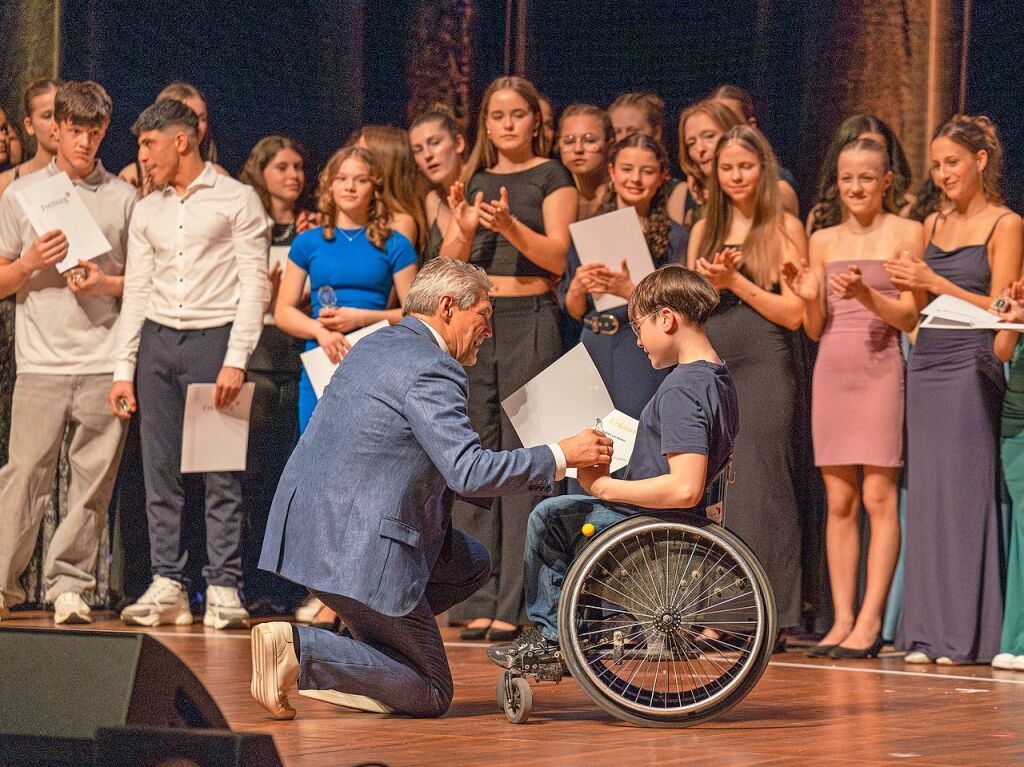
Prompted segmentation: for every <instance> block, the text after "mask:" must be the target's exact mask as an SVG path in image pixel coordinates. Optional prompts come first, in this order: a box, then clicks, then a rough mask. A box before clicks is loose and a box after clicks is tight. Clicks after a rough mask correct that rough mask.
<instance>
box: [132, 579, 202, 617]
mask: <svg viewBox="0 0 1024 767" xmlns="http://www.w3.org/2000/svg"><path fill="white" fill-rule="evenodd" d="M121 620H123V621H124V622H125V623H127V624H128V625H130V626H165V625H168V624H173V625H175V626H191V625H192V611H191V610H190V609H189V606H188V594H187V593H186V592H185V587H184V586H182V585H181V584H180V583H178V582H177V581H176V580H172V579H171V578H165V577H164V576H162V575H157V576H156V577H154V578H153V582H152V583H150V584H149V588H148V589H146V593H145V594H143V595H142V596H141V597H139V600H138V601H137V602H135V604H131V605H128V606H127V607H126V608H124V609H123V610H122V611H121Z"/></svg>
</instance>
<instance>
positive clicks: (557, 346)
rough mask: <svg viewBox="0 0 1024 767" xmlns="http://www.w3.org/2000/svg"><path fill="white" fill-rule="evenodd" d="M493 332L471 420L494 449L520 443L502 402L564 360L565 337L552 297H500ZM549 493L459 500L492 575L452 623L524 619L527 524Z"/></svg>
mask: <svg viewBox="0 0 1024 767" xmlns="http://www.w3.org/2000/svg"><path fill="white" fill-rule="evenodd" d="M491 303H492V304H493V306H494V316H493V320H492V322H493V325H494V335H493V336H492V337H491V338H488V339H487V340H486V341H484V342H483V344H481V346H480V352H479V354H478V357H477V363H476V364H475V365H473V366H472V367H470V368H467V369H466V373H467V375H468V376H469V420H470V422H471V423H472V425H473V428H474V429H475V430H476V432H477V433H478V434H479V435H480V442H481V444H482V445H483V446H484V447H485V448H487V449H488V450H514V449H515V448H519V447H522V446H523V445H522V443H521V442H520V441H519V437H518V436H517V435H516V432H515V429H513V428H512V422H511V421H509V420H508V416H506V415H505V411H504V410H502V408H501V401H502V400H503V399H505V398H506V397H508V396H509V395H511V394H512V393H514V392H515V391H516V390H517V389H519V388H520V387H521V386H523V384H525V383H526V382H528V381H529V380H530V379H531V378H533V377H534V376H535V375H537V374H538V373H539V372H541V371H542V370H543V369H544V368H546V367H547V366H548V365H550V364H551V363H552V362H554V361H555V360H556V359H558V358H559V357H560V356H561V354H562V336H561V332H560V330H559V325H558V309H557V306H556V304H555V301H554V299H553V298H552V297H551V296H550V295H543V296H530V297H522V298H495V299H492V302H491ZM541 500H543V496H536V495H530V494H522V495H511V496H504V497H501V498H497V499H495V501H494V504H493V506H492V507H491V508H490V509H481V508H480V507H478V506H474V505H472V504H469V503H465V502H464V501H456V502H455V504H454V507H453V509H452V517H453V519H454V521H455V526H456V527H458V528H460V529H462V530H465V531H466V532H467V533H468V534H469V535H471V536H473V537H474V538H477V539H478V540H480V541H481V542H482V543H483V544H484V545H485V546H486V547H487V549H488V550H489V551H490V552H491V556H492V557H493V558H494V562H495V567H494V574H493V575H492V576H491V580H490V581H489V582H488V583H486V584H485V585H484V587H483V588H481V589H480V591H479V592H477V593H476V594H475V595H474V596H472V597H471V598H470V599H468V600H467V601H466V602H464V603H463V604H461V605H459V606H458V607H456V608H455V609H454V610H452V612H451V615H450V617H451V618H452V619H453V620H472V619H473V618H492V619H495V620H500V621H504V622H506V623H512V624H522V623H524V622H525V618H526V613H525V609H524V604H523V556H524V550H525V544H526V522H527V520H528V519H529V518H530V512H531V511H533V507H534V506H536V505H537V504H538V503H540V501H541Z"/></svg>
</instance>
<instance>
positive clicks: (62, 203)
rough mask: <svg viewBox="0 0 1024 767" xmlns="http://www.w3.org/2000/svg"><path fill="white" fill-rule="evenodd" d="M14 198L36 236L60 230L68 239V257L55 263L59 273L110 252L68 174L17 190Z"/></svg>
mask: <svg viewBox="0 0 1024 767" xmlns="http://www.w3.org/2000/svg"><path fill="white" fill-rule="evenodd" d="M15 197H16V198H17V200H18V203H19V204H20V205H21V207H22V210H24V211H25V217H26V218H27V219H28V220H29V223H30V224H32V228H33V229H35V230H36V235H37V236H41V235H43V234H45V233H46V232H49V231H52V230H54V229H60V230H61V231H62V232H64V236H65V237H67V238H68V254H67V256H66V257H65V258H64V260H63V261H61V262H60V263H59V264H57V271H58V272H60V273H61V274H64V272H66V271H67V270H68V269H71V268H72V267H75V266H78V262H79V261H80V260H81V261H91V260H92V259H94V258H96V257H97V256H102V255H103V254H104V253H109V252H110V243H109V242H107V238H106V236H105V235H104V234H103V231H102V230H101V229H100V227H99V225H98V224H97V223H96V219H94V218H93V217H92V214H91V213H89V209H88V208H87V207H85V202H84V201H83V200H82V196H81V195H80V194H79V193H78V189H76V188H75V185H74V184H72V183H71V179H70V178H68V174H67V173H58V174H57V175H56V176H50V177H49V178H46V179H44V180H42V181H39V182H37V183H35V184H32V186H29V187H26V188H25V189H19V190H18V191H17V192H16V193H15Z"/></svg>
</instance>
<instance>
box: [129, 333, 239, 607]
mask: <svg viewBox="0 0 1024 767" xmlns="http://www.w3.org/2000/svg"><path fill="white" fill-rule="evenodd" d="M230 334H231V325H224V326H222V327H219V328H209V329H206V330H174V329H173V328H169V327H165V326H163V325H158V324H156V323H155V322H151V321H149V320H146V322H145V324H144V325H143V327H142V338H141V340H140V342H139V359H138V371H137V373H136V379H137V381H138V399H139V413H140V415H141V419H140V421H141V423H140V426H141V434H142V461H143V464H144V465H145V467H146V469H145V483H146V518H147V522H148V525H149V554H150V562H151V565H152V568H153V573H154V575H162V576H164V577H167V578H172V579H174V580H176V581H180V582H183V583H187V582H188V577H187V573H186V564H187V562H188V546H187V541H186V538H185V529H184V525H183V519H184V516H185V484H184V479H183V476H182V474H181V439H182V425H183V424H184V418H185V395H186V393H187V392H188V385H189V384H190V383H214V382H215V381H216V380H217V374H218V373H219V372H220V369H221V367H222V366H223V364H224V354H225V352H226V351H227V346H228V337H229V336H230ZM239 474H240V473H239V472H230V471H222V472H208V473H205V474H203V475H202V477H203V483H204V486H205V496H206V508H205V519H206V560H207V561H206V565H205V566H204V567H203V577H204V578H205V579H206V582H207V584H209V585H214V586H234V587H237V586H240V585H241V581H242V556H241V550H242V522H243V512H242V486H241V481H240V476H239Z"/></svg>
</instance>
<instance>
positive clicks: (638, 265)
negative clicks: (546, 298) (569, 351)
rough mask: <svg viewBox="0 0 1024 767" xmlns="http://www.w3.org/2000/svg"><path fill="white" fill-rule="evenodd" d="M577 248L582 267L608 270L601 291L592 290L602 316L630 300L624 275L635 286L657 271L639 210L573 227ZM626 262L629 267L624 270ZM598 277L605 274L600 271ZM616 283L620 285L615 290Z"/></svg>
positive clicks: (618, 211) (619, 213)
mask: <svg viewBox="0 0 1024 767" xmlns="http://www.w3.org/2000/svg"><path fill="white" fill-rule="evenodd" d="M569 232H570V234H572V241H573V244H575V246H576V252H577V253H578V254H579V257H580V264H581V265H583V266H586V265H587V264H593V263H599V264H602V265H603V266H604V268H605V269H604V272H603V274H604V276H603V277H601V281H602V284H601V285H599V286H598V287H600V288H601V290H600V291H595V290H589V292H591V293H593V294H594V306H595V307H596V308H597V310H598V311H599V312H606V311H608V310H609V309H614V308H615V307H616V306H625V304H626V299H625V298H623V297H622V296H621V295H620V293H621V292H622V288H623V284H622V282H621V279H622V278H621V273H622V272H625V273H626V274H625V276H626V278H628V279H629V280H630V281H631V282H634V283H635V282H639V281H640V280H642V279H643V278H644V277H646V276H647V275H648V274H650V273H651V272H653V271H654V262H653V261H652V260H651V251H650V250H649V249H648V247H647V240H645V239H644V231H643V229H642V228H641V226H640V219H639V218H638V217H637V213H636V208H632V207H627V208H622V209H621V210H614V211H612V212H611V213H604V214H602V215H600V216H594V217H593V218H588V219H587V220H585V221H577V222H576V223H575V224H569ZM624 262H625V264H626V266H625V268H624V267H623V263H624ZM596 273H597V274H602V272H601V271H600V270H597V272H596ZM612 273H619V274H620V277H619V278H618V280H617V281H613V280H612V279H611V278H610V275H611V274H612ZM612 282H616V285H615V287H616V288H618V289H619V290H618V291H616V290H613V289H612Z"/></svg>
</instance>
